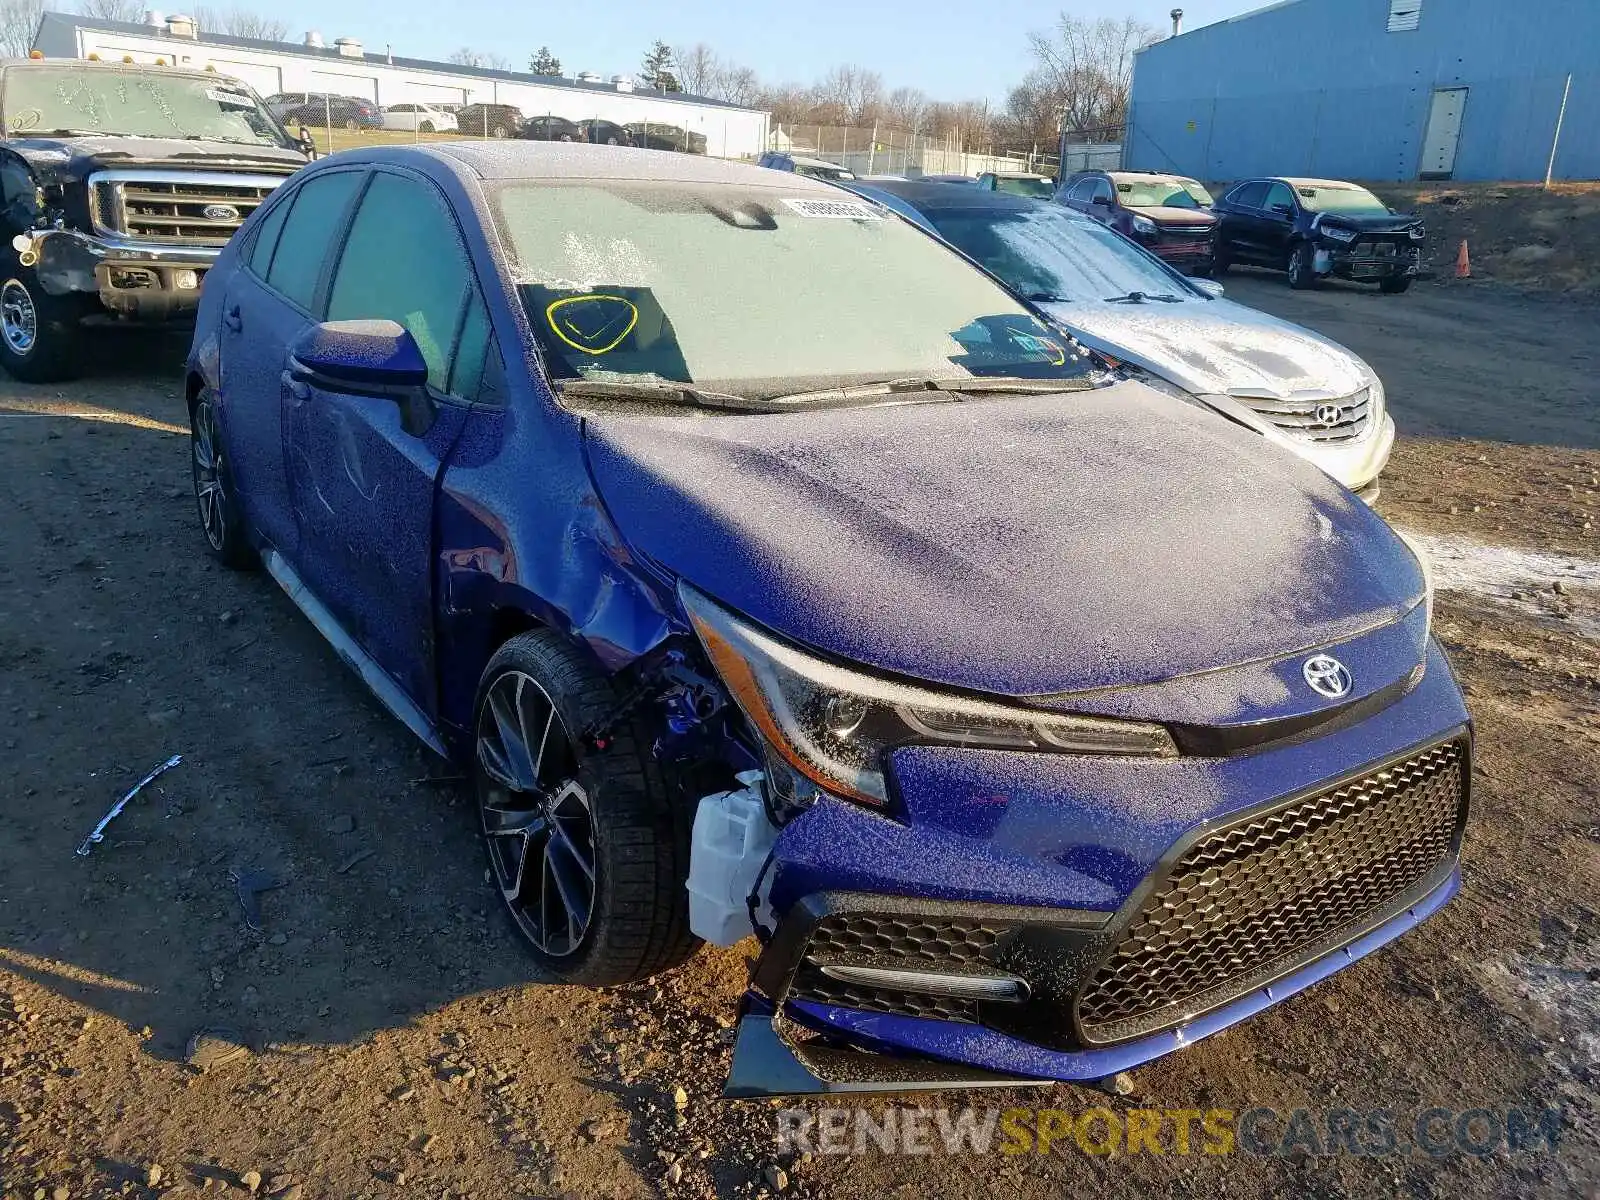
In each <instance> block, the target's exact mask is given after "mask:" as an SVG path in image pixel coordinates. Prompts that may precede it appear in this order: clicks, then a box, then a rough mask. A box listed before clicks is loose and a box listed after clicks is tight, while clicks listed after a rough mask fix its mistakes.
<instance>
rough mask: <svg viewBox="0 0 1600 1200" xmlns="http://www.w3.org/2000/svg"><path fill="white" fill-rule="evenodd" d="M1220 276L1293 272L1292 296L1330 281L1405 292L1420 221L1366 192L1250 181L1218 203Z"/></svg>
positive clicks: (1421, 234)
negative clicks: (1235, 269) (1247, 268)
mask: <svg viewBox="0 0 1600 1200" xmlns="http://www.w3.org/2000/svg"><path fill="white" fill-rule="evenodd" d="M1216 212H1217V216H1218V218H1219V228H1218V233H1217V268H1218V270H1223V271H1225V270H1227V269H1228V266H1229V265H1230V264H1231V263H1250V264H1252V265H1254V266H1258V267H1272V268H1274V269H1275V270H1279V271H1287V272H1289V286H1290V287H1292V288H1313V287H1316V286H1317V284H1318V282H1320V281H1321V280H1322V279H1324V278H1326V277H1327V276H1330V275H1332V276H1336V277H1337V278H1339V279H1353V280H1357V281H1360V282H1363V283H1376V284H1377V285H1378V287H1379V288H1380V289H1381V290H1383V291H1385V292H1391V293H1393V292H1403V291H1405V290H1406V289H1407V288H1408V287H1410V286H1411V281H1412V280H1413V279H1415V278H1416V276H1417V266H1418V262H1419V260H1420V258H1421V250H1422V242H1423V239H1424V238H1425V237H1426V236H1427V231H1426V230H1424V229H1423V226H1422V221H1421V220H1420V219H1418V218H1417V217H1415V216H1411V215H1409V214H1406V213H1397V212H1395V211H1394V210H1393V209H1392V208H1390V207H1389V206H1388V205H1386V204H1384V202H1383V201H1382V200H1379V199H1378V198H1377V197H1376V196H1374V195H1373V194H1372V193H1371V192H1369V191H1367V189H1366V188H1363V187H1357V186H1356V185H1355V184H1353V183H1341V182H1339V181H1337V180H1332V179H1251V180H1247V181H1245V182H1244V183H1237V184H1234V186H1233V187H1231V188H1229V189H1228V191H1227V193H1226V194H1224V195H1223V197H1222V199H1221V200H1219V201H1217V204H1216Z"/></svg>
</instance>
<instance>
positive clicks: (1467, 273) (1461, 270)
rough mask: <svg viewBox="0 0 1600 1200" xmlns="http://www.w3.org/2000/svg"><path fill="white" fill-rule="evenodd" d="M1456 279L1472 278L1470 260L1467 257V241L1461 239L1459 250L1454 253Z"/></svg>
mask: <svg viewBox="0 0 1600 1200" xmlns="http://www.w3.org/2000/svg"><path fill="white" fill-rule="evenodd" d="M1456 278H1457V279H1471V278H1472V259H1470V258H1469V257H1467V239H1466V238H1462V239H1461V249H1459V250H1457V251H1456Z"/></svg>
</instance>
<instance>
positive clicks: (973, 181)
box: [909, 175, 978, 187]
mask: <svg viewBox="0 0 1600 1200" xmlns="http://www.w3.org/2000/svg"><path fill="white" fill-rule="evenodd" d="M909 178H914V179H916V180H918V181H920V182H922V183H954V184H963V185H965V186H967V187H976V186H977V183H978V180H977V178H976V177H974V176H972V175H914V176H909Z"/></svg>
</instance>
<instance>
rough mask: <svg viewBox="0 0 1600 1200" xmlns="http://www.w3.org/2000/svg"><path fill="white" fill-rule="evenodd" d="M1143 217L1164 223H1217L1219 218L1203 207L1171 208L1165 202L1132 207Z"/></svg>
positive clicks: (1132, 209) (1133, 210)
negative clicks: (1143, 206)
mask: <svg viewBox="0 0 1600 1200" xmlns="http://www.w3.org/2000/svg"><path fill="white" fill-rule="evenodd" d="M1130 211H1132V212H1136V213H1138V214H1139V215H1140V216H1141V217H1149V218H1150V219H1151V220H1152V221H1159V222H1160V223H1161V224H1163V225H1215V224H1216V223H1217V218H1216V217H1214V216H1212V215H1211V214H1210V213H1208V212H1206V211H1205V209H1203V208H1171V207H1168V206H1167V205H1165V204H1154V205H1151V206H1150V207H1149V208H1130Z"/></svg>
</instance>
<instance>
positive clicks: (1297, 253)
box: [1289, 242, 1317, 292]
mask: <svg viewBox="0 0 1600 1200" xmlns="http://www.w3.org/2000/svg"><path fill="white" fill-rule="evenodd" d="M1315 255H1316V251H1315V250H1313V249H1312V248H1311V243H1310V242H1296V243H1295V247H1294V249H1293V250H1291V251H1290V252H1289V286H1290V287H1292V288H1294V290H1295V291H1297V292H1304V291H1309V290H1310V289H1312V288H1314V287H1316V286H1317V272H1316V268H1315V266H1314V265H1313V259H1314V257H1315Z"/></svg>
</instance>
